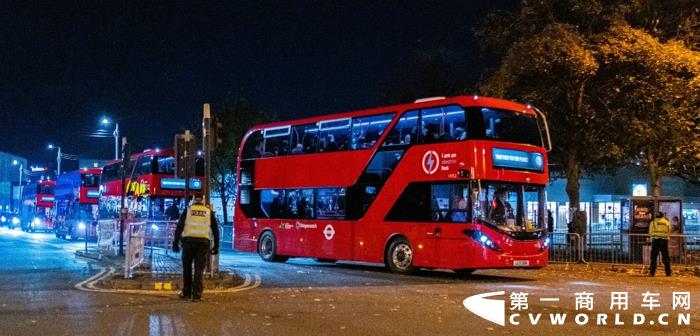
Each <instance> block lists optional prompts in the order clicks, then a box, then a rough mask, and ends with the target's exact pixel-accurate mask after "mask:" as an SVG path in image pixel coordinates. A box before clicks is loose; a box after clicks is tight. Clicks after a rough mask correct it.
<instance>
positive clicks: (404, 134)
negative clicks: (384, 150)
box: [382, 111, 418, 147]
mask: <svg viewBox="0 0 700 336" xmlns="http://www.w3.org/2000/svg"><path fill="white" fill-rule="evenodd" d="M417 136H418V111H409V112H406V113H404V114H403V115H402V116H401V118H399V121H397V122H396V124H395V125H394V128H392V129H391V131H390V132H389V135H387V137H386V139H384V143H383V144H382V147H386V146H398V145H410V144H415V143H416V141H417Z"/></svg>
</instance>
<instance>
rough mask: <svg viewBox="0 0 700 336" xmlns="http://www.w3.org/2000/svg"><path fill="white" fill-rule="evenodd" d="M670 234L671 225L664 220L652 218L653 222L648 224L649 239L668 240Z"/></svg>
mask: <svg viewBox="0 0 700 336" xmlns="http://www.w3.org/2000/svg"><path fill="white" fill-rule="evenodd" d="M670 232H671V223H669V222H668V219H666V218H654V220H653V221H651V223H649V235H650V236H651V238H662V239H668V235H669V233H670Z"/></svg>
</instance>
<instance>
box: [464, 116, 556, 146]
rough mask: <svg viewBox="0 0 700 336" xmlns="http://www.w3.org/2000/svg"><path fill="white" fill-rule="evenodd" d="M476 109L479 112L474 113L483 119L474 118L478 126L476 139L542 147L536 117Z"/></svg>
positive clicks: (475, 131) (476, 126)
mask: <svg viewBox="0 0 700 336" xmlns="http://www.w3.org/2000/svg"><path fill="white" fill-rule="evenodd" d="M475 109H477V111H474V112H476V113H477V114H479V115H480V116H481V118H478V117H477V118H474V123H475V124H477V125H475V127H474V128H473V130H474V133H475V134H474V135H473V137H474V138H476V139H489V140H498V141H505V142H514V143H523V144H529V145H534V146H538V147H542V136H541V134H540V129H539V127H538V125H537V118H536V117H535V116H532V115H528V114H524V113H518V112H515V111H507V110H499V109H493V108H487V107H480V108H475ZM478 124H481V125H478Z"/></svg>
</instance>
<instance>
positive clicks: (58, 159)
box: [56, 146, 61, 179]
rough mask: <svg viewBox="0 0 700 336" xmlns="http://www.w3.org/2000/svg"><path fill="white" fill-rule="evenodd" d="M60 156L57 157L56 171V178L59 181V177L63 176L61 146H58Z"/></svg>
mask: <svg viewBox="0 0 700 336" xmlns="http://www.w3.org/2000/svg"><path fill="white" fill-rule="evenodd" d="M57 153H58V155H56V164H57V167H56V168H57V169H56V178H57V179H58V176H60V175H61V146H58V152H57Z"/></svg>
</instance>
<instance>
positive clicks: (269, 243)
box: [258, 231, 288, 262]
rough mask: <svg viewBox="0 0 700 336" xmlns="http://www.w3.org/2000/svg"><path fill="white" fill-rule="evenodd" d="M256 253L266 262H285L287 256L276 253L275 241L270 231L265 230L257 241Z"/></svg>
mask: <svg viewBox="0 0 700 336" xmlns="http://www.w3.org/2000/svg"><path fill="white" fill-rule="evenodd" d="M258 255H259V256H260V258H261V259H262V260H265V261H267V262H285V261H287V259H288V258H286V257H282V256H279V255H277V241H276V240H275V236H274V235H273V234H272V232H270V231H265V232H264V233H263V234H262V236H260V240H259V241H258Z"/></svg>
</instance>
